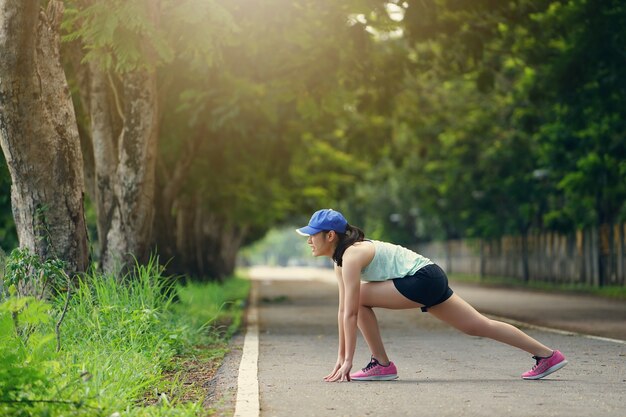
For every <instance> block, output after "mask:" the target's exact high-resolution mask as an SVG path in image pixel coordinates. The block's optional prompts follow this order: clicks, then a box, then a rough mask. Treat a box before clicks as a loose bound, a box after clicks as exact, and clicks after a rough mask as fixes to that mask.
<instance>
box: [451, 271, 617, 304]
mask: <svg viewBox="0 0 626 417" xmlns="http://www.w3.org/2000/svg"><path fill="white" fill-rule="evenodd" d="M450 280H453V281H458V282H468V283H477V284H478V283H479V284H484V285H498V286H506V287H517V288H529V289H534V290H541V291H552V292H566V293H575V294H587V295H596V296H600V297H606V298H612V299H617V300H626V287H622V286H605V287H595V286H592V285H588V284H577V283H552V282H543V281H532V280H531V281H529V282H527V283H524V282H523V281H521V280H519V279H515V278H505V277H491V276H488V277H480V276H478V275H473V274H450Z"/></svg>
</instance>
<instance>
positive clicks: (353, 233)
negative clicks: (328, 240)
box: [333, 225, 365, 266]
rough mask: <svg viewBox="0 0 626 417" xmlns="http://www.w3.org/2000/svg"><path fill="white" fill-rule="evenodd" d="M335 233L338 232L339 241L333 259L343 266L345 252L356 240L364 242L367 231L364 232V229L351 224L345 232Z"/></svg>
mask: <svg viewBox="0 0 626 417" xmlns="http://www.w3.org/2000/svg"><path fill="white" fill-rule="evenodd" d="M335 233H337V236H338V237H339V243H337V247H336V248H335V253H333V261H335V263H336V264H337V266H342V265H343V253H344V252H345V251H346V249H348V248H349V247H350V246H352V245H353V244H355V243H356V242H362V241H363V239H364V238H365V233H363V230H361V229H359V228H358V227H356V226H350V225H348V226H347V227H346V232H345V233H338V232H335Z"/></svg>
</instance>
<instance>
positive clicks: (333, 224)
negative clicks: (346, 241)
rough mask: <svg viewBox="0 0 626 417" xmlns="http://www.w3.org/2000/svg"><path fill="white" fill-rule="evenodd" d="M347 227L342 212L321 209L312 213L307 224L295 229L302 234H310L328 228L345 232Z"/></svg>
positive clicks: (327, 229)
mask: <svg viewBox="0 0 626 417" xmlns="http://www.w3.org/2000/svg"><path fill="white" fill-rule="evenodd" d="M347 227H348V221H347V220H346V218H345V217H343V214H341V213H339V212H338V211H335V210H333V209H322V210H318V211H316V212H315V213H313V215H312V216H311V220H309V224H308V226H304V227H301V228H299V229H296V232H298V233H299V234H301V235H302V236H311V235H314V234H316V233H319V232H323V231H329V230H334V231H335V232H339V233H345V232H346V228H347Z"/></svg>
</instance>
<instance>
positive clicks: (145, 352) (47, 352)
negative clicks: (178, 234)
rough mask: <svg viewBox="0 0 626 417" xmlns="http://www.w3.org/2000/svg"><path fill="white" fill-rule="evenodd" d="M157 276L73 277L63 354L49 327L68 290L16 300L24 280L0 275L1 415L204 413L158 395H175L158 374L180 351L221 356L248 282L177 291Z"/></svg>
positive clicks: (152, 266)
mask: <svg viewBox="0 0 626 417" xmlns="http://www.w3.org/2000/svg"><path fill="white" fill-rule="evenodd" d="M11 257H14V258H16V259H17V258H19V259H22V260H24V259H25V255H24V253H17V254H15V255H14V254H12V255H11V256H10V257H9V259H8V261H7V266H8V265H9V264H10V263H11V262H12V259H11ZM13 260H15V259H13ZM22 266H24V267H25V266H26V265H25V263H23V264H22ZM31 266H33V265H31ZM35 269H36V268H35ZM6 271H15V269H11V268H8V267H7V268H6ZM32 271H34V269H32V270H31V272H32ZM162 272H163V270H162V268H161V267H160V266H159V265H158V263H157V262H156V260H153V261H151V262H150V263H149V264H148V265H145V266H139V265H138V266H137V267H136V268H135V270H134V271H133V272H132V273H130V274H128V275H126V276H124V277H122V278H121V279H120V278H119V277H115V276H113V275H102V274H97V273H92V274H89V275H87V276H84V277H82V278H81V279H79V280H77V284H76V285H75V288H73V290H72V292H71V298H70V299H69V303H68V310H67V314H66V316H65V318H64V321H63V324H62V327H61V334H60V336H61V350H60V351H59V352H57V351H56V349H55V323H56V321H57V320H56V318H58V317H59V316H60V314H61V311H62V310H63V308H64V306H65V303H66V298H67V296H68V295H67V293H61V294H58V295H57V296H56V297H55V298H52V299H51V301H44V300H37V299H36V298H35V297H32V296H24V295H20V294H19V293H17V291H16V290H15V282H14V281H15V280H17V281H19V280H20V279H19V278H16V277H15V274H13V275H10V274H9V273H5V276H4V277H2V278H3V279H2V280H0V281H2V282H3V283H4V285H3V287H2V288H7V287H8V288H11V291H9V290H8V289H7V290H6V291H4V296H3V299H2V300H0V301H2V302H1V304H0V415H16V416H22V415H23V416H27V415H41V416H44V415H45V416H54V415H77V416H81V415H85V416H87V415H88V416H92V415H105V416H110V415H112V414H114V413H115V412H120V413H122V414H123V415H132V416H158V415H168V416H170V415H172V416H175V415H180V416H195V415H200V414H206V411H205V410H203V408H202V405H201V402H200V401H197V402H196V403H193V402H192V403H186V404H185V403H181V402H179V401H178V400H177V399H176V398H168V397H167V396H165V395H164V394H161V393H162V392H164V391H167V392H173V391H180V390H174V389H171V387H170V389H169V391H168V389H166V388H164V384H167V383H168V382H167V381H164V376H163V375H164V371H165V370H170V371H171V369H172V368H173V367H174V359H175V358H176V357H179V356H180V355H184V354H186V353H190V352H192V351H193V352H194V354H195V355H197V354H198V352H197V350H193V349H194V346H203V349H202V350H201V352H203V353H204V354H205V355H206V357H207V358H211V357H213V356H218V357H219V356H220V355H213V353H212V352H211V351H210V348H207V346H208V347H211V346H217V347H216V349H217V350H219V351H220V352H221V351H223V348H224V347H223V344H224V340H225V339H226V338H228V337H230V335H232V333H233V332H234V331H235V330H236V328H237V327H238V326H239V323H240V321H241V314H242V312H241V310H242V306H243V301H242V300H244V299H245V298H246V297H247V292H248V288H249V285H248V282H247V281H244V280H240V279H230V280H227V282H226V284H224V285H218V284H208V285H207V284H204V285H200V284H190V285H186V286H183V285H180V284H175V285H174V286H173V285H172V279H171V278H166V277H164V276H163V275H162ZM31 276H32V275H31ZM35 276H37V275H35ZM12 280H13V281H12ZM8 282H13V283H12V284H11V285H10V286H7V285H6V283H8ZM175 299H176V300H177V301H176V302H175ZM173 380H174V381H176V380H177V378H173ZM174 383H175V382H174ZM150 397H153V399H154V400H149V398H150ZM157 400H158V401H157ZM148 403H154V404H155V405H154V406H147V405H146V404H148Z"/></svg>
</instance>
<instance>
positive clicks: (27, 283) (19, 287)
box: [0, 248, 68, 300]
mask: <svg viewBox="0 0 626 417" xmlns="http://www.w3.org/2000/svg"><path fill="white" fill-rule="evenodd" d="M64 268H65V263H64V262H63V261H61V260H60V259H55V258H52V259H46V260H43V261H42V260H41V258H40V257H39V256H37V255H35V254H33V253H31V252H30V251H29V250H28V248H17V249H14V250H13V251H12V252H11V255H10V256H9V257H8V258H7V260H6V265H5V271H4V276H3V281H4V284H5V286H6V288H5V290H6V289H9V288H14V289H15V292H16V293H17V295H18V296H25V295H37V296H38V297H39V298H42V297H44V296H45V295H46V293H45V291H46V289H47V288H48V287H50V288H52V289H59V288H62V287H63V286H65V288H67V285H68V278H67V275H66V274H65V272H64ZM2 296H3V294H2V293H1V292H0V300H2Z"/></svg>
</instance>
